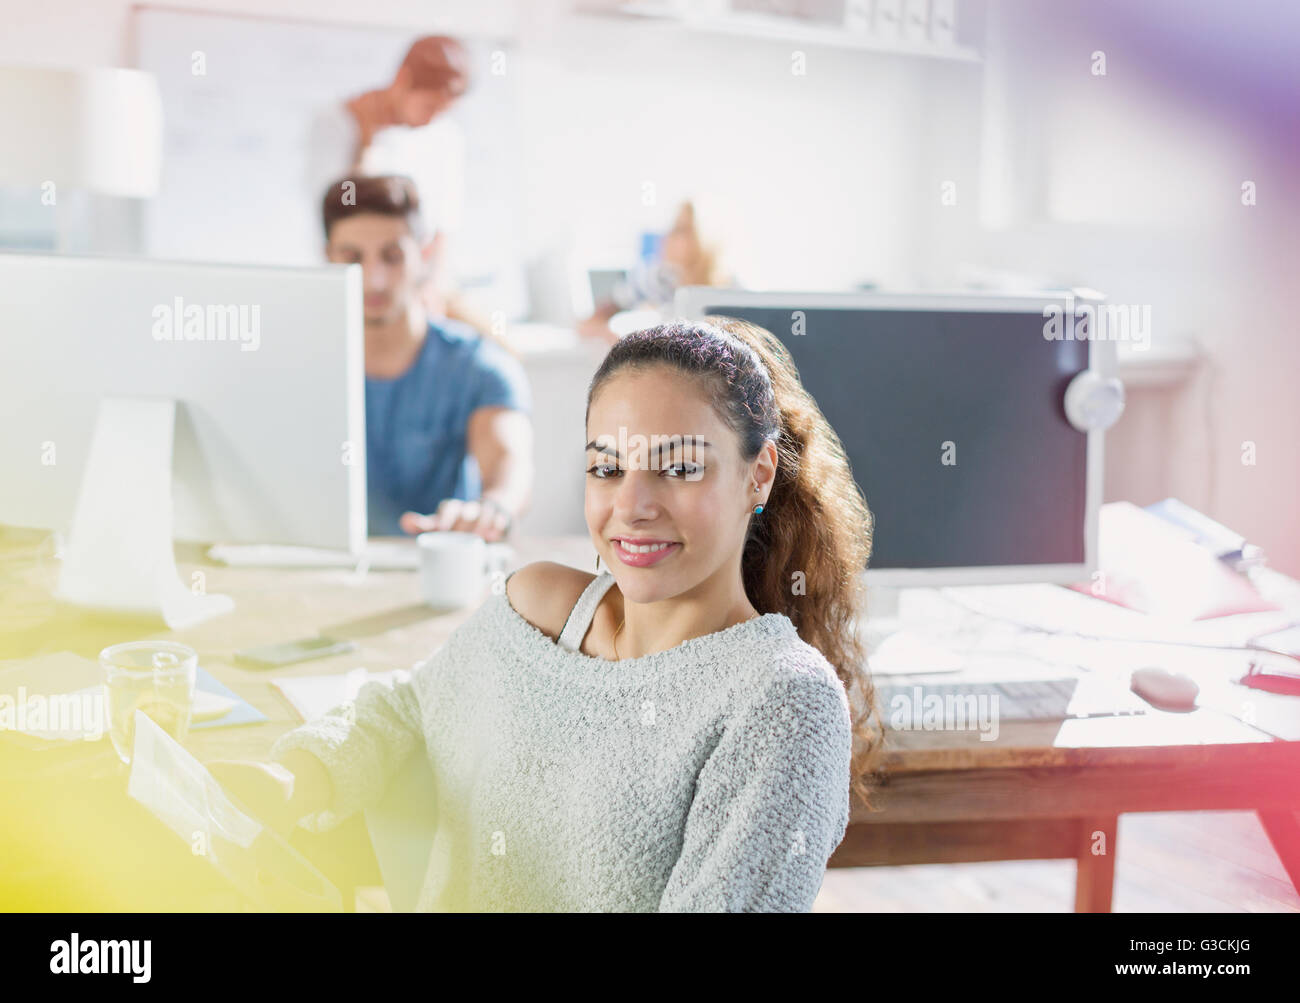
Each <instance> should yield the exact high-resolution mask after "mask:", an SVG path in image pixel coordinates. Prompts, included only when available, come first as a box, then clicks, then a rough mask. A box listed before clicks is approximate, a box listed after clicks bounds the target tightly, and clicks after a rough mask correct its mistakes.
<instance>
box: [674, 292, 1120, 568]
mask: <svg viewBox="0 0 1300 1003" xmlns="http://www.w3.org/2000/svg"><path fill="white" fill-rule="evenodd" d="M1064 299H1065V294H1055V295H1053V294H1042V295H1037V296H1011V297H1008V296H981V295H972V294H959V295H956V294H955V295H907V296H900V295H884V294H876V293H861V294H856V293H855V294H844V295H838V294H798V293H749V292H740V291H735V290H720V289H704V288H691V289H687V290H683V291H682V293H681V294H680V296H679V299H678V302H677V310H678V312H679V313H680V314H681V315H682V316H685V317H692V318H700V317H704V316H708V315H713V314H718V315H723V316H728V317H735V318H738V319H741V320H745V321H749V322H751V323H753V324H757V325H759V326H760V327H764V328H766V329H767V330H769V331H771V332H772V333H773V334H774V335H776V336H777V337H778V338H779V339H780V340H781V342H782V343H783V344H784V345H786V347H787V348H788V349H789V351H790V355H791V357H792V358H793V360H794V363H795V365H796V366H797V367H798V369H799V375H800V377H801V379H802V381H803V385H804V386H805V387H806V388H807V389H808V391H809V392H810V393H811V394H812V396H813V397H814V398H815V399H816V401H817V404H818V405H819V406H820V408H821V410H822V412H823V414H825V416H826V418H827V420H828V421H829V423H830V425H831V427H832V428H834V429H835V431H836V433H837V434H838V435H839V437H840V440H841V441H842V443H843V445H844V450H845V452H846V454H847V456H848V460H849V463H850V464H851V466H852V470H853V475H854V478H855V480H856V481H857V483H858V486H859V487H860V488H861V489H862V493H863V495H864V497H865V498H866V501H867V506H868V507H869V508H870V509H871V511H872V514H873V515H874V517H875V534H874V541H873V548H872V550H873V552H872V556H871V559H870V562H869V572H870V573H869V576H868V580H869V581H871V582H872V583H873V584H884V585H908V584H911V585H916V584H936V585H938V584H974V583H990V584H995V583H1001V582H1026V581H1055V582H1073V581H1079V580H1081V579H1086V578H1087V577H1088V574H1089V573H1090V571H1091V569H1092V568H1093V567H1094V566H1095V539H1096V525H1097V507H1098V506H1099V504H1100V499H1101V436H1102V433H1100V432H1084V431H1080V430H1079V429H1078V428H1076V427H1075V426H1074V425H1073V424H1072V423H1071V422H1070V420H1068V419H1067V417H1066V412H1065V406H1064V398H1065V392H1066V389H1067V387H1068V386H1069V385H1070V383H1071V381H1072V380H1073V379H1074V378H1075V377H1076V376H1077V375H1078V374H1079V373H1081V372H1083V371H1085V370H1088V369H1089V368H1090V366H1091V367H1094V368H1096V367H1099V366H1106V367H1109V366H1110V365H1112V364H1113V360H1112V359H1110V358H1109V353H1106V352H1104V351H1099V350H1095V349H1097V348H1098V347H1099V346H1098V343H1096V342H1092V341H1088V340H1075V339H1073V338H1069V339H1066V338H1052V337H1049V336H1047V334H1045V329H1046V325H1047V320H1046V319H1045V308H1046V307H1047V306H1049V305H1050V304H1052V303H1055V304H1058V305H1059V304H1062V303H1063V301H1064ZM1111 347H1112V348H1113V346H1111Z"/></svg>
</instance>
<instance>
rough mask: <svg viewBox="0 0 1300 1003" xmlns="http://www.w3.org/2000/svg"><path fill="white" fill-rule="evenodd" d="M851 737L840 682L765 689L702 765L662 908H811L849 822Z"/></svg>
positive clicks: (806, 680)
mask: <svg viewBox="0 0 1300 1003" xmlns="http://www.w3.org/2000/svg"><path fill="white" fill-rule="evenodd" d="M852 742H853V739H852V730H851V725H850V720H849V706H848V701H847V699H846V698H845V696H844V689H843V686H842V685H841V684H839V682H838V680H835V681H834V682H831V681H829V680H827V679H826V678H824V677H822V676H815V675H800V676H794V677H791V678H788V679H783V680H781V681H780V682H778V683H775V684H773V685H772V686H771V687H769V688H767V689H766V690H765V691H764V692H763V693H761V694H760V695H759V696H758V698H757V699H756V700H754V701H753V702H752V703H751V704H750V705H749V706H748V707H747V708H746V710H745V711H743V712H742V713H741V714H740V715H738V716H737V718H736V719H735V720H733V721H732V722H731V723H730V724H728V725H727V727H726V730H725V731H724V733H723V735H722V738H721V739H720V740H719V741H718V745H717V747H716V748H715V749H714V751H713V753H712V755H711V756H710V757H709V759H708V761H707V762H706V763H705V764H704V767H703V769H701V770H700V775H699V778H698V781H697V783H696V788H695V797H694V799H693V801H692V802H691V808H690V812H689V814H688V815H687V819H686V831H685V835H684V838H683V841H682V849H681V853H680V854H679V856H678V859H677V863H676V865H675V866H674V867H673V871H672V874H671V875H670V877H669V879H668V884H667V886H666V887H665V888H664V893H663V896H662V898H661V900H660V903H659V911H660V912H807V911H809V910H810V909H811V908H812V903H813V900H814V899H815V898H816V897H817V892H818V890H819V889H820V888H821V884H822V879H823V878H824V877H825V874H826V861H827V860H828V859H829V858H830V855H831V853H832V852H834V850H835V847H836V846H838V845H839V843H840V840H841V839H843V838H844V832H845V829H846V828H847V826H848V820H849V772H850V760H851V756H852Z"/></svg>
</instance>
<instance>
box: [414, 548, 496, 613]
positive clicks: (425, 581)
mask: <svg viewBox="0 0 1300 1003" xmlns="http://www.w3.org/2000/svg"><path fill="white" fill-rule="evenodd" d="M415 542H416V546H418V547H419V550H420V591H421V593H422V594H423V596H424V601H425V602H426V603H428V604H429V605H430V606H432V607H434V608H435V609H461V608H462V607H464V606H468V605H470V604H471V603H476V602H478V601H479V600H481V599H482V598H483V590H484V589H485V588H486V587H487V585H488V580H489V579H490V578H491V576H492V575H494V574H497V573H500V572H503V571H504V570H505V565H506V561H507V560H508V557H509V554H510V548H509V547H508V546H506V545H505V544H501V543H493V544H489V543H488V542H487V541H486V540H484V539H483V537H481V536H479V535H478V534H477V533H457V532H450V531H443V530H437V531H434V532H431V533H421V534H420V535H419V536H417V537H416V538H415Z"/></svg>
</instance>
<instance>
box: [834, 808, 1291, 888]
mask: <svg viewBox="0 0 1300 1003" xmlns="http://www.w3.org/2000/svg"><path fill="white" fill-rule="evenodd" d="M1116 841H1117V843H1118V853H1119V856H1118V857H1117V858H1116V865H1115V898H1114V908H1113V911H1114V912H1161V913H1179V912H1300V895H1297V893H1296V890H1295V889H1294V888H1293V887H1292V886H1291V882H1290V881H1289V880H1288V879H1287V876H1286V871H1285V870H1283V868H1282V863H1281V861H1280V860H1278V857H1277V854H1276V853H1274V852H1273V847H1272V844H1271V843H1269V841H1268V836H1267V835H1265V833H1264V830H1263V829H1262V828H1261V827H1260V824H1259V820H1258V819H1257V818H1256V817H1255V815H1254V813H1253V812H1152V813H1144V814H1137V815H1121V816H1120V818H1119V833H1118V836H1117V840H1116ZM1073 909H1074V863H1073V862H1072V861H1068V860H1026V861H1014V860H1013V861H998V862H995V863H987V864H927V865H916V866H908V867H848V868H832V869H830V870H829V871H827V872H826V880H825V881H824V883H823V884H822V890H821V893H820V894H819V895H818V896H817V901H816V902H815V903H814V905H813V911H814V912H1071V911H1073Z"/></svg>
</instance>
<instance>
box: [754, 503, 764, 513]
mask: <svg viewBox="0 0 1300 1003" xmlns="http://www.w3.org/2000/svg"><path fill="white" fill-rule="evenodd" d="M762 511H763V506H762V505H755V506H754V514H755V515H760V514H761V513H762Z"/></svg>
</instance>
